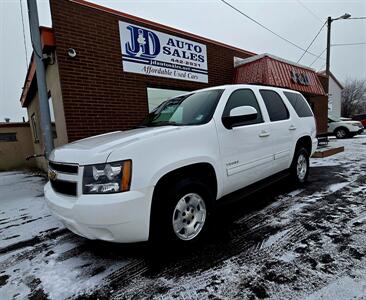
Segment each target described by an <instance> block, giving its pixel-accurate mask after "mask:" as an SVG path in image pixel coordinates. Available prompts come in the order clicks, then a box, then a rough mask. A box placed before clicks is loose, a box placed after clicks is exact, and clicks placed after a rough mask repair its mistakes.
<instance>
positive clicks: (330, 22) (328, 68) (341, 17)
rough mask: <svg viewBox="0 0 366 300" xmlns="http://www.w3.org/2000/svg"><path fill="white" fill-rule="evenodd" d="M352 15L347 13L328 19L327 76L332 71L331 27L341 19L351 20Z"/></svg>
mask: <svg viewBox="0 0 366 300" xmlns="http://www.w3.org/2000/svg"><path fill="white" fill-rule="evenodd" d="M350 17H351V15H350V14H347V13H345V14H344V15H342V16H340V17H338V18H335V19H332V17H328V20H327V25H328V33H327V62H326V68H325V74H326V75H328V76H329V71H330V30H331V26H332V22H333V21H336V20H340V19H348V18H350Z"/></svg>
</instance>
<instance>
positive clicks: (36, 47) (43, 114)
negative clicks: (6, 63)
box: [27, 0, 53, 159]
mask: <svg viewBox="0 0 366 300" xmlns="http://www.w3.org/2000/svg"><path fill="white" fill-rule="evenodd" d="M27 4H28V16H29V28H30V33H31V40H32V44H33V55H34V58H35V62H36V75H37V87H38V97H39V113H40V121H41V131H42V137H43V142H44V147H45V152H44V155H45V157H46V159H48V157H49V155H50V153H51V151H52V149H53V136H52V125H51V116H50V107H49V103H48V93H47V84H46V74H45V73H46V72H45V66H44V62H43V53H42V43H41V33H40V30H39V21H38V10H37V0H27Z"/></svg>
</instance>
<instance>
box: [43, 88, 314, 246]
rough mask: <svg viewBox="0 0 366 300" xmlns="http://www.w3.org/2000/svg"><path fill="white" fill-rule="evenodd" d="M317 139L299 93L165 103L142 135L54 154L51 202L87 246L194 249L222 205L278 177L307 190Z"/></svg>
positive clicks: (237, 93) (193, 97) (110, 137)
mask: <svg viewBox="0 0 366 300" xmlns="http://www.w3.org/2000/svg"><path fill="white" fill-rule="evenodd" d="M315 136H316V129H315V120H314V116H313V113H312V111H311V109H310V106H309V105H308V103H307V102H306V100H305V98H304V97H303V96H302V95H301V94H300V93H298V92H295V91H291V90H286V89H280V88H272V87H266V86H254V85H227V86H219V87H213V88H208V89H203V90H199V91H195V92H190V93H186V94H184V95H181V96H178V97H176V98H173V99H169V100H167V101H165V102H164V103H162V104H161V105H160V106H158V107H157V108H156V109H155V110H154V111H153V112H151V113H150V114H149V115H148V116H147V118H146V120H145V121H144V122H143V123H142V125H141V126H140V128H137V129H133V130H129V131H124V132H121V131H118V132H111V133H107V134H103V135H99V136H95V137H90V138H86V139H83V140H80V141H76V142H73V143H71V144H68V145H65V146H62V147H60V148H57V149H55V150H54V151H53V152H52V153H51V155H50V163H49V179H50V181H49V182H48V183H47V184H46V186H45V197H46V201H47V204H48V206H49V208H50V210H51V211H52V212H53V214H54V215H55V216H56V217H58V218H59V219H60V220H61V221H62V222H63V223H64V224H65V226H66V227H67V228H69V229H70V230H71V231H73V232H74V233H76V234H78V235H81V236H84V237H86V238H89V239H101V240H106V241H114V242H137V241H146V240H148V239H150V238H152V239H155V238H157V239H159V238H162V237H163V238H164V239H166V238H168V239H171V240H175V241H177V242H181V243H187V242H192V241H195V240H197V239H199V238H200V237H201V236H202V235H203V232H204V231H205V230H206V228H207V222H208V221H209V220H210V212H211V210H212V208H213V206H214V204H215V203H217V202H216V201H217V200H219V199H223V200H224V199H228V198H230V196H232V195H234V194H235V195H238V194H241V195H243V193H245V191H248V189H250V188H251V187H253V184H255V183H258V182H259V181H261V182H263V181H262V180H263V179H265V178H268V177H270V176H271V178H273V177H278V174H284V173H286V174H287V173H290V174H291V176H292V178H293V179H294V180H295V181H296V182H300V183H302V182H304V181H305V180H306V178H307V176H308V171H309V157H310V156H311V154H313V152H314V151H315V149H316V147H317V139H316V137H315ZM288 171H289V172H288ZM272 175H275V176H272ZM234 192H239V193H234Z"/></svg>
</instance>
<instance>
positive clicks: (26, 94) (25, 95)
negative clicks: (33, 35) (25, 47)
mask: <svg viewBox="0 0 366 300" xmlns="http://www.w3.org/2000/svg"><path fill="white" fill-rule="evenodd" d="M40 31H41V43H42V49H43V50H48V49H52V48H53V47H55V45H56V42H55V35H54V33H53V29H52V28H49V27H43V26H42V27H40ZM35 75H36V62H35V59H34V55H33V53H32V56H31V60H30V63H29V66H28V70H27V75H26V76H25V81H24V85H23V91H22V94H21V96H20V103H21V104H22V107H27V106H28V104H29V102H30V100H31V95H32V94H33V93H32V92H33V91H35V90H37V88H36V76H35Z"/></svg>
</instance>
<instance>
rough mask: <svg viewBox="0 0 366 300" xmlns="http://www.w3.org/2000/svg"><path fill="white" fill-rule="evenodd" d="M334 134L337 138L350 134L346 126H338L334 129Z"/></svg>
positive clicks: (343, 137)
mask: <svg viewBox="0 0 366 300" xmlns="http://www.w3.org/2000/svg"><path fill="white" fill-rule="evenodd" d="M334 134H335V136H336V138H337V139H345V138H346V137H348V136H349V131H348V130H347V129H346V128H342V127H341V128H337V129H336V130H334Z"/></svg>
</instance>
